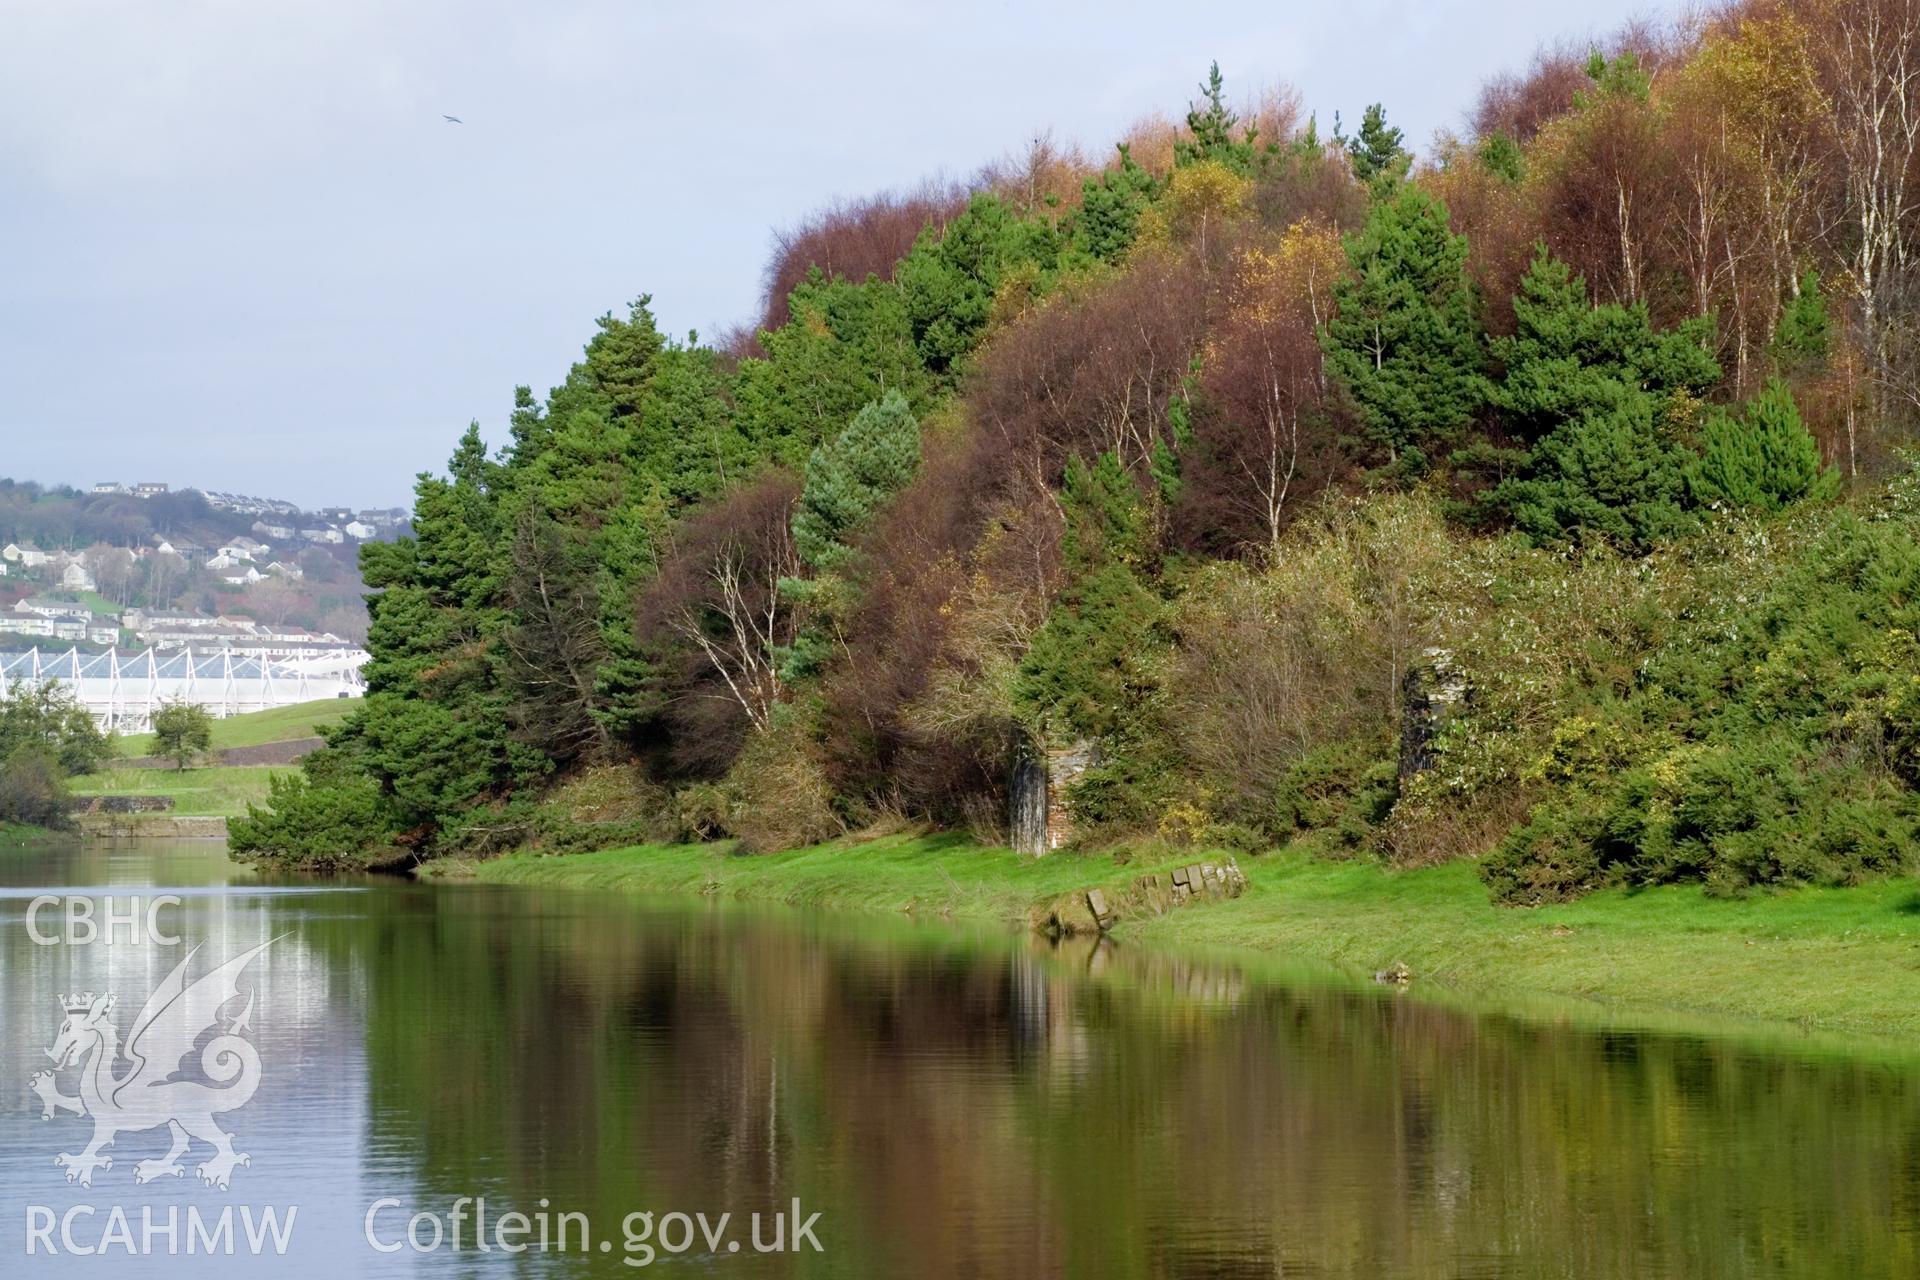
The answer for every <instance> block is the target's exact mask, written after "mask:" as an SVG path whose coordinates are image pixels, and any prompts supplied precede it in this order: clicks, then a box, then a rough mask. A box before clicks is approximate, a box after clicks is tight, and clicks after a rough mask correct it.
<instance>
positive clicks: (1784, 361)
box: [1773, 271, 1833, 375]
mask: <svg viewBox="0 0 1920 1280" xmlns="http://www.w3.org/2000/svg"><path fill="white" fill-rule="evenodd" d="M1832 327H1833V326H1832V321H1831V320H1830V319H1829V318H1828V315H1827V300H1826V297H1825V295H1824V294H1822V293H1821V292H1820V273H1819V272H1818V271H1809V272H1807V274H1806V275H1804V276H1802V277H1801V279H1800V292H1799V293H1798V294H1796V295H1795V296H1794V297H1793V298H1791V299H1789V300H1788V302H1787V305H1786V306H1785V307H1784V308H1782V309H1781V312H1780V324H1779V327H1778V328H1776V329H1775V330H1774V331H1773V358H1774V362H1775V364H1777V365H1778V366H1779V368H1780V369H1781V370H1782V372H1785V373H1787V374H1789V375H1794V374H1802V373H1806V372H1809V371H1811V370H1814V369H1817V368H1819V367H1820V366H1821V365H1822V364H1823V363H1825V361H1826V358H1827V351H1828V349H1829V347H1830V346H1831V345H1832V341H1833V334H1832Z"/></svg>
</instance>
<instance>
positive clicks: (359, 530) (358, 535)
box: [346, 520, 380, 542]
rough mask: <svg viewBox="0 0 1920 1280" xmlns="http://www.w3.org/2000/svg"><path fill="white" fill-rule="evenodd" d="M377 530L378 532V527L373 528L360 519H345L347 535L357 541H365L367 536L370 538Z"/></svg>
mask: <svg viewBox="0 0 1920 1280" xmlns="http://www.w3.org/2000/svg"><path fill="white" fill-rule="evenodd" d="M378 532H380V531H379V530H378V529H376V528H374V527H373V526H372V525H370V524H367V523H365V522H364V521H360V520H349V521H347V529H346V533H347V536H348V537H349V538H353V539H355V540H357V541H360V542H365V541H366V540H367V539H368V538H371V537H372V536H373V535H374V534H376V533H378Z"/></svg>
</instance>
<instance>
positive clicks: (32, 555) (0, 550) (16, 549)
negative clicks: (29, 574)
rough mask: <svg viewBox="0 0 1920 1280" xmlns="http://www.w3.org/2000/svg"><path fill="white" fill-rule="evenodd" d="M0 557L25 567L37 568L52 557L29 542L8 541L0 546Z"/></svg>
mask: <svg viewBox="0 0 1920 1280" xmlns="http://www.w3.org/2000/svg"><path fill="white" fill-rule="evenodd" d="M0 558H5V559H7V560H11V561H13V562H14V563H15V564H17V565H19V566H21V567H22V568H25V569H38V568H39V567H40V566H41V565H43V564H45V563H46V562H47V561H48V560H50V559H52V557H51V556H49V555H48V554H47V553H46V552H44V551H42V550H41V549H40V548H38V547H36V546H34V545H33V544H32V543H31V542H9V543H8V544H7V545H6V546H4V547H0Z"/></svg>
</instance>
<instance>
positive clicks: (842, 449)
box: [793, 391, 920, 571]
mask: <svg viewBox="0 0 1920 1280" xmlns="http://www.w3.org/2000/svg"><path fill="white" fill-rule="evenodd" d="M919 466H920V424H919V422H918V421H917V420H915V418H914V416H913V410H911V409H910V408H908V407H907V398H906V397H905V396H903V395H901V394H900V393H899V392H898V391H890V392H888V393H887V394H886V395H884V396H882V397H881V398H880V399H878V400H876V401H874V402H873V403H872V404H869V405H868V406H867V407H866V408H864V409H862V410H861V411H860V412H859V413H858V414H856V415H854V419H853V421H852V422H851V423H849V424H848V425H847V429H846V430H845V431H843V432H842V433H841V434H840V435H839V436H838V437H837V438H836V439H834V440H831V441H829V442H827V443H824V444H821V445H820V446H819V447H817V448H816V449H814V451H813V456H812V457H811V458H809V459H808V460H807V481H806V485H805V487H804V488H803V489H802V490H801V491H800V506H799V509H798V510H797V511H795V512H794V515H793V542H794V547H795V549H797V550H798V551H799V552H800V558H801V559H802V560H804V561H805V562H806V563H807V564H808V565H809V566H811V567H812V568H814V569H816V570H821V571H831V570H837V569H840V568H843V567H844V566H845V565H846V563H847V562H848V561H849V560H850V559H851V558H852V556H853V548H852V546H851V545H850V544H849V539H850V538H851V537H852V535H853V534H854V533H856V532H857V531H858V530H859V529H860V528H861V526H863V525H864V524H866V522H867V521H868V520H869V519H870V518H871V517H872V516H873V513H874V512H875V511H877V510H878V509H879V508H880V507H881V505H882V504H884V503H885V502H886V501H887V500H888V499H890V498H892V497H893V495H894V494H896V493H898V492H899V491H900V490H901V489H903V488H905V487H906V484H907V482H908V481H909V480H911V479H913V473H914V472H915V471H916V470H918V469H919Z"/></svg>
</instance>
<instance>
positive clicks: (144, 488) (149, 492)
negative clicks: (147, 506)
mask: <svg viewBox="0 0 1920 1280" xmlns="http://www.w3.org/2000/svg"><path fill="white" fill-rule="evenodd" d="M166 491H167V486H166V485H164V484H161V483H160V482H159V481H158V480H143V481H141V482H140V483H139V484H136V485H135V486H133V496H134V497H136V498H157V497H159V496H160V495H161V494H163V493H165V492H166Z"/></svg>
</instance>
